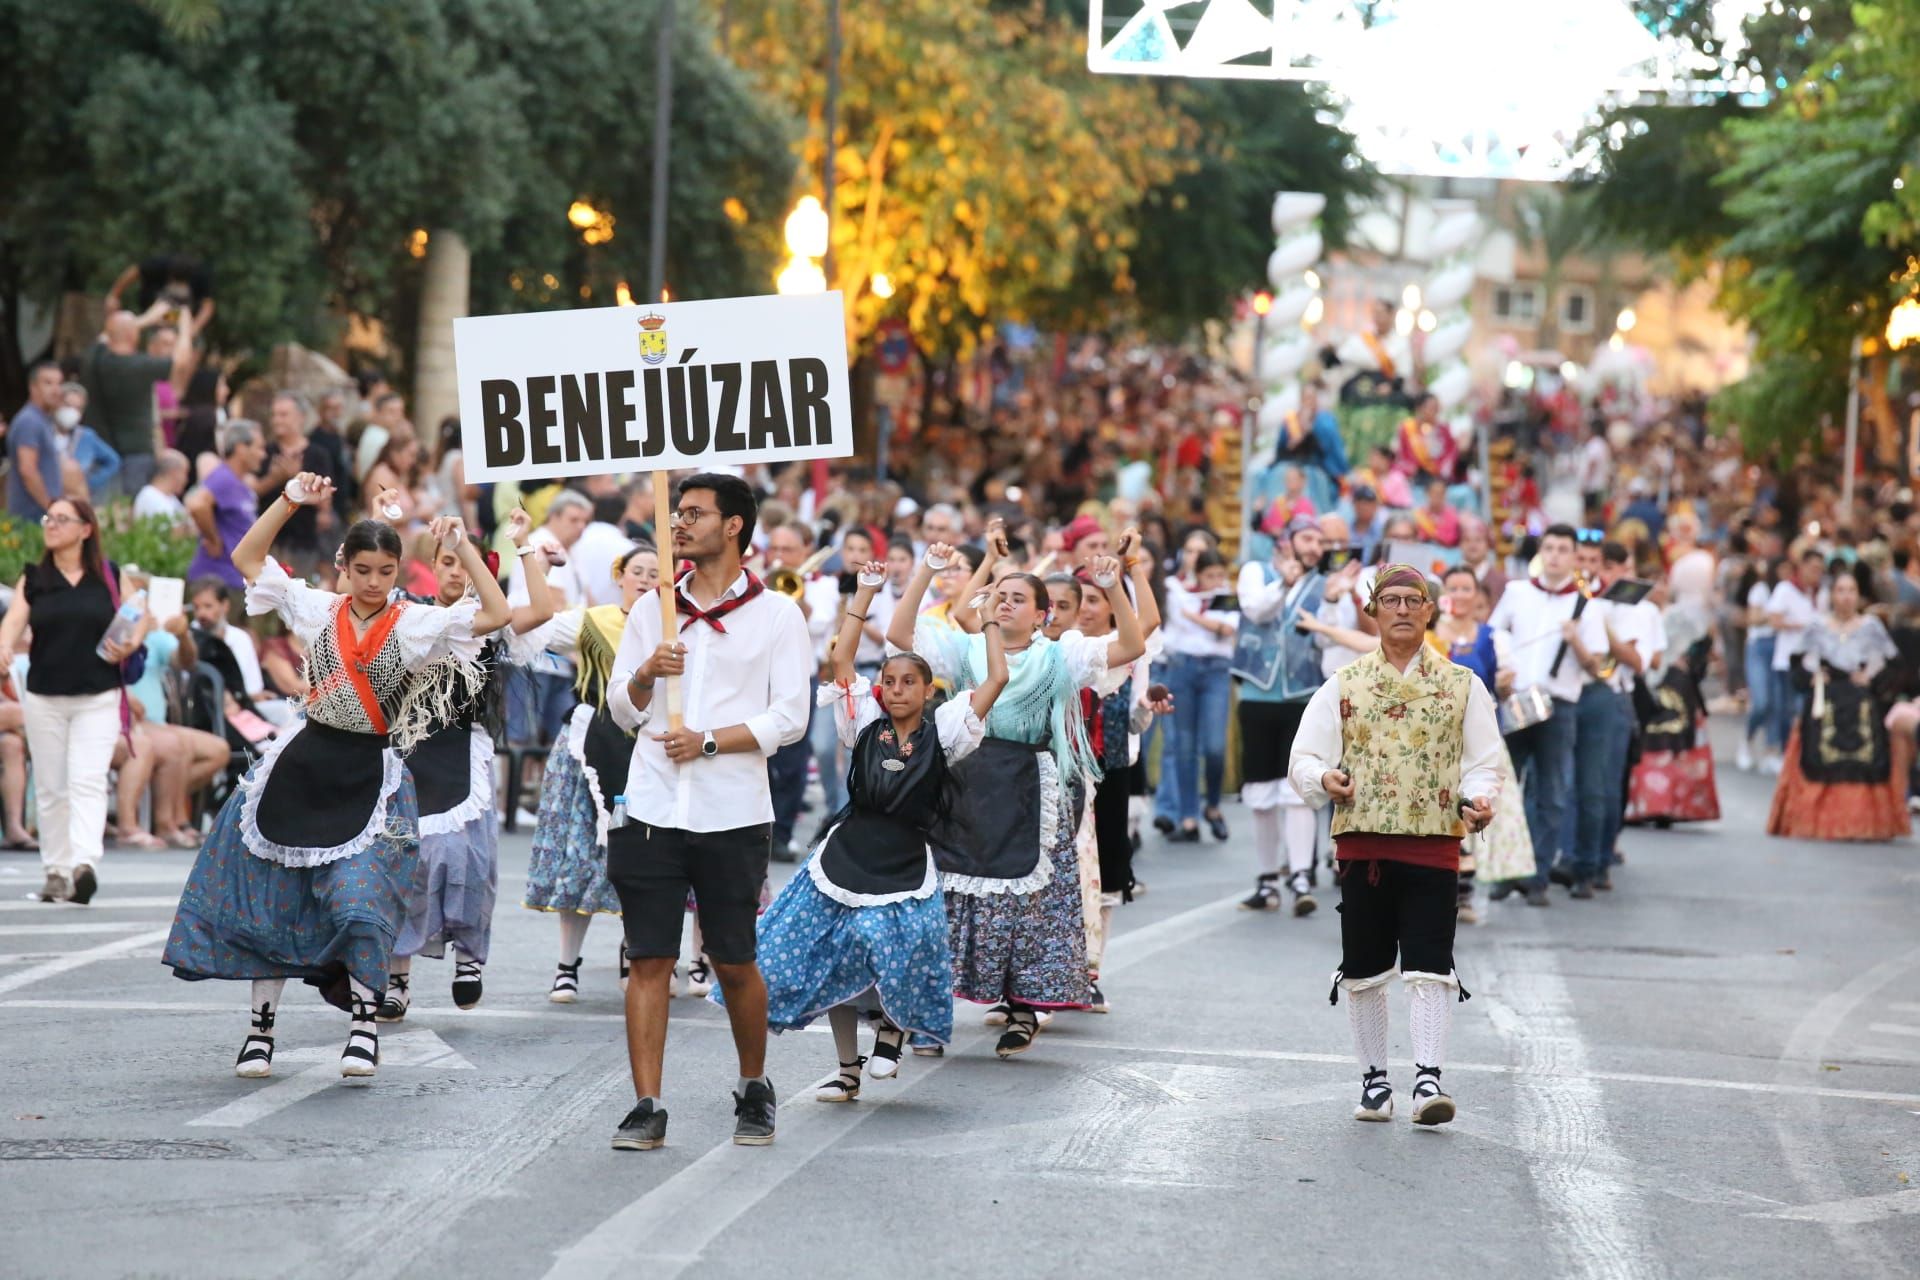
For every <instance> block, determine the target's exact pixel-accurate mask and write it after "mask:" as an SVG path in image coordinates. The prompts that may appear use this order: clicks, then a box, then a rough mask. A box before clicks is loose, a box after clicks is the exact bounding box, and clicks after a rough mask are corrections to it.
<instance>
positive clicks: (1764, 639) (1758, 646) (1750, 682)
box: [1746, 633, 1780, 749]
mask: <svg viewBox="0 0 1920 1280" xmlns="http://www.w3.org/2000/svg"><path fill="white" fill-rule="evenodd" d="M1746 666H1747V734H1746V740H1747V741H1749V742H1751V741H1752V740H1753V735H1754V734H1756V733H1758V732H1760V731H1761V730H1762V729H1765V730H1767V741H1768V743H1769V744H1771V745H1773V746H1774V747H1775V748H1776V749H1777V748H1778V747H1779V746H1780V744H1779V743H1776V742H1774V741H1773V637H1772V636H1761V637H1760V638H1759V639H1757V640H1756V639H1754V637H1753V635H1752V634H1751V633H1749V634H1748V635H1747V663H1746Z"/></svg>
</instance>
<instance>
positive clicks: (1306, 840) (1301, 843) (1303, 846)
mask: <svg viewBox="0 0 1920 1280" xmlns="http://www.w3.org/2000/svg"><path fill="white" fill-rule="evenodd" d="M1280 812H1281V814H1283V815H1284V817H1283V819H1282V820H1283V821H1284V822H1285V824H1286V829H1287V870H1289V871H1311V870H1313V848H1314V838H1315V835H1316V827H1317V825H1318V824H1317V820H1316V818H1315V815H1314V812H1313V810H1311V809H1309V808H1307V807H1306V806H1305V805H1297V804H1295V805H1287V806H1285V807H1284V808H1282V809H1281V810H1280Z"/></svg>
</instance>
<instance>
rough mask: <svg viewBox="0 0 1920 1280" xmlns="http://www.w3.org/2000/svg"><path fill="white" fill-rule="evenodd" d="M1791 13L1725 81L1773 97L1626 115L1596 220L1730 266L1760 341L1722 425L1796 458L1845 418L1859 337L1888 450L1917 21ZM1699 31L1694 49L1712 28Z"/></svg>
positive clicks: (1840, 8) (1729, 284)
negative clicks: (1798, 450) (1889, 336)
mask: <svg viewBox="0 0 1920 1280" xmlns="http://www.w3.org/2000/svg"><path fill="white" fill-rule="evenodd" d="M1684 7H1685V6H1683V8H1684ZM1701 8H1702V6H1699V5H1694V6H1692V9H1693V10H1699V9H1701ZM1780 9H1781V11H1780V12H1778V13H1775V12H1772V11H1771V10H1765V11H1762V12H1761V13H1759V14H1758V15H1756V16H1755V17H1754V18H1753V19H1751V20H1749V22H1748V23H1747V25H1746V28H1745V31H1746V37H1747V47H1746V48H1745V49H1744V50H1743V51H1742V52H1741V54H1740V56H1739V58H1738V59H1733V58H1732V57H1731V56H1729V58H1728V59H1727V62H1726V65H1725V67H1724V68H1723V69H1724V71H1725V73H1726V74H1727V75H1728V76H1729V77H1733V78H1737V77H1740V76H1744V77H1746V83H1747V84H1748V86H1749V87H1750V88H1761V89H1764V90H1765V96H1764V97H1761V96H1750V97H1749V98H1747V99H1745V100H1735V99H1732V98H1727V99H1722V100H1720V101H1718V102H1715V103H1713V104H1711V105H1704V106H1701V105H1674V104H1655V105H1650V106H1641V107H1636V108H1630V109H1628V110H1626V111H1623V112H1619V113H1616V115H1615V118H1614V120H1613V121H1612V122H1610V123H1612V124H1618V125H1620V126H1622V128H1621V129H1619V130H1616V132H1615V134H1614V135H1613V137H1612V144H1613V145H1612V146H1611V147H1610V148H1609V149H1608V150H1607V151H1606V153H1605V154H1604V156H1603V159H1602V162H1601V165H1600V167H1599V170H1598V173H1597V175H1596V178H1597V182H1598V188H1597V192H1596V199H1597V208H1598V209H1599V210H1600V211H1601V212H1602V215H1603V216H1604V218H1605V219H1606V221H1607V222H1608V224H1609V225H1610V226H1612V227H1613V228H1615V229H1616V230H1618V231H1619V232H1621V233H1622V234H1623V235H1626V236H1629V237H1631V238H1633V239H1635V240H1637V241H1638V242H1639V243H1641V244H1642V245H1643V246H1645V247H1648V248H1653V249H1660V250H1666V251H1669V252H1671V253H1673V254H1674V255H1675V256H1676V257H1677V258H1678V259H1680V260H1681V261H1682V263H1683V264H1692V265H1694V266H1699V265H1703V264H1705V263H1707V262H1713V263H1715V264H1716V265H1717V266H1718V267H1719V269H1720V272H1719V278H1720V298H1719V301H1720V305H1721V307H1722V309H1723V310H1725V311H1726V312H1728V313H1729V314H1730V315H1732V316H1735V317H1737V318H1739V319H1741V320H1743V321H1744V322H1745V323H1746V325H1747V326H1748V329H1749V331H1750V332H1751V334H1752V336H1753V343H1754V351H1753V355H1754V372H1753V373H1752V375H1751V376H1749V377H1748V378H1747V379H1746V380H1745V381H1743V382H1742V383H1740V384H1738V385H1737V386H1734V387H1731V388H1729V389H1728V390H1727V391H1725V392H1723V393H1722V395H1721V396H1720V397H1719V398H1718V399H1717V401H1716V403H1715V412H1716V416H1718V417H1719V418H1721V419H1722V420H1723V421H1727V422H1730V423H1733V424H1736V425H1737V426H1738V427H1739V428H1740V430H1741V431H1742V433H1743V437H1744V439H1745V440H1746V442H1747V444H1748V446H1749V448H1750V449H1756V450H1759V449H1766V448H1769V447H1773V446H1785V447H1788V448H1792V447H1794V446H1797V445H1798V444H1799V443H1800V442H1802V441H1803V440H1805V439H1806V438H1807V437H1808V436H1809V435H1810V434H1811V433H1812V432H1813V431H1814V430H1816V429H1817V427H1818V426H1819V424H1820V421H1821V419H1822V417H1837V416H1838V414H1839V412H1840V410H1841V408H1842V406H1843V405H1844V403H1845V399H1846V393H1847V385H1848V370H1849V364H1850V360H1851V350H1852V347H1853V344H1854V342H1855V341H1856V340H1864V342H1865V344H1866V351H1867V355H1868V357H1869V360H1868V364H1867V370H1866V376H1865V377H1864V378H1863V380H1862V381H1863V386H1864V388H1865V390H1866V393H1867V394H1866V404H1867V412H1868V415H1869V425H1870V426H1873V427H1877V428H1878V434H1879V435H1880V436H1881V438H1882V445H1883V447H1884V445H1885V442H1886V440H1887V439H1890V438H1891V437H1892V436H1893V434H1894V433H1895V432H1896V431H1897V423H1895V422H1894V421H1893V417H1892V412H1891V408H1890V406H1889V405H1887V403H1886V397H1885V395H1884V387H1885V384H1886V380H1887V374H1888V363H1887V358H1886V354H1885V353H1884V352H1878V351H1876V350H1875V337H1874V336H1875V335H1877V334H1879V333H1880V332H1881V330H1882V329H1883V328H1884V327H1885V324H1886V320H1887V316H1888V314H1889V312H1890V311H1891V309H1892V307H1893V306H1894V304H1895V303H1897V302H1898V301H1900V300H1901V299H1902V298H1903V297H1906V296H1909V295H1911V294H1913V293H1914V292H1915V291H1916V289H1920V260H1916V255H1920V204H1916V203H1915V202H1914V199H1913V195H1912V193H1911V192H1910V191H1909V190H1904V189H1903V186H1904V187H1908V188H1910V187H1911V186H1912V183H1913V181H1920V173H1908V172H1907V170H1906V168H1905V166H1906V162H1907V161H1908V158H1909V157H1910V156H1912V155H1913V154H1915V148H1916V145H1920V104H1917V103H1916V101H1915V99H1914V97H1913V94H1912V85H1913V84H1914V83H1915V80H1916V77H1920V17H1917V16H1916V14H1915V13H1914V11H1913V9H1912V8H1911V6H1907V5H1904V4H1860V5H1850V4H1845V3H1840V0H1818V2H1814V3H1810V4H1808V5H1806V6H1781V7H1780ZM1802 12H1804V13H1805V14H1806V15H1807V16H1806V17H1804V18H1802V17H1801V16H1800V14H1801V13H1802ZM1692 17H1693V19H1694V26H1693V27H1691V28H1688V29H1689V30H1690V31H1692V33H1693V35H1694V37H1695V38H1696V39H1699V38H1701V37H1700V32H1701V31H1703V30H1710V28H1704V27H1701V26H1700V25H1699V17H1700V15H1699V14H1698V13H1697V12H1695V13H1693V15H1692ZM1704 51H1705V52H1707V53H1709V54H1713V53H1715V52H1716V50H1715V49H1713V48H1710V47H1709V48H1706V49H1705V50H1704ZM1720 52H1724V51H1720ZM1736 82H1737V79H1736Z"/></svg>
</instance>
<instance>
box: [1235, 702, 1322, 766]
mask: <svg viewBox="0 0 1920 1280" xmlns="http://www.w3.org/2000/svg"><path fill="white" fill-rule="evenodd" d="M1306 714H1307V704H1306V703H1304V702H1251V701H1248V700H1247V699H1245V698H1242V699H1241V700H1240V780H1241V781H1242V782H1278V781H1279V780H1280V779H1282V778H1284V777H1286V776H1287V757H1288V756H1290V755H1292V754H1293V736H1294V735H1295V734H1296V733H1298V732H1300V718H1301V717H1302V716H1304V715H1306Z"/></svg>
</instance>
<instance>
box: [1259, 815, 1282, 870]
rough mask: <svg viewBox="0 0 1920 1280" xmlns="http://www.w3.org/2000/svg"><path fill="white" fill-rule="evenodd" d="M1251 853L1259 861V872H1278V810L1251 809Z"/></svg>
mask: <svg viewBox="0 0 1920 1280" xmlns="http://www.w3.org/2000/svg"><path fill="white" fill-rule="evenodd" d="M1253 854H1254V857H1256V858H1258V859H1259V861H1260V874H1261V875H1263V876H1278V875H1279V874H1280V810H1278V809H1255V810H1254V811H1253Z"/></svg>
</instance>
